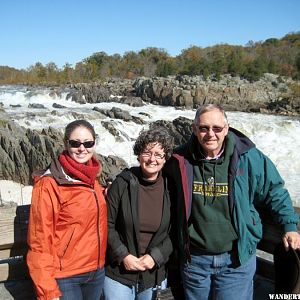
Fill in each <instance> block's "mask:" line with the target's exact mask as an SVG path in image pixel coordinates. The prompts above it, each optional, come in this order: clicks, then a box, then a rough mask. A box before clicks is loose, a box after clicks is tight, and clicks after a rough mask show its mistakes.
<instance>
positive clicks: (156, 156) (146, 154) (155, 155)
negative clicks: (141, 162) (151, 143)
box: [141, 151, 166, 159]
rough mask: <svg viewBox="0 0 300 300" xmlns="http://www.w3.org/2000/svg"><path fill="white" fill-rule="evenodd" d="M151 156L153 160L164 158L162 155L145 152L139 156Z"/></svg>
mask: <svg viewBox="0 0 300 300" xmlns="http://www.w3.org/2000/svg"><path fill="white" fill-rule="evenodd" d="M152 154H153V155H154V157H155V159H163V158H164V157H165V156H166V154H164V153H151V152H147V151H145V152H142V153H141V156H143V157H147V158H149V157H151V156H152Z"/></svg>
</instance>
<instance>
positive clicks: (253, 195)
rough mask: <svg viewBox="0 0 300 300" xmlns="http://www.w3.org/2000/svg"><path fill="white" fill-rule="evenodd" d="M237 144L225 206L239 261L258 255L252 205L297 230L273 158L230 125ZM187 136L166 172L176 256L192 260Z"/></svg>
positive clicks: (286, 227)
mask: <svg viewBox="0 0 300 300" xmlns="http://www.w3.org/2000/svg"><path fill="white" fill-rule="evenodd" d="M228 134H231V135H232V136H233V137H234V140H235V145H234V150H233V154H232V156H231V158H230V163H229V169H228V185H229V195H228V201H229V208H230V214H231V218H232V223H233V225H234V228H235V230H236V232H237V235H238V241H237V251H238V258H239V261H240V264H244V263H245V262H247V260H248V259H249V258H250V257H251V256H252V255H254V254H255V253H256V246H257V243H258V242H259V241H260V240H261V238H262V223H261V219H260V216H259V213H258V211H257V210H256V207H264V208H267V209H269V210H270V211H271V212H272V215H273V216H274V220H275V221H276V222H277V223H278V224H281V225H282V228H283V231H284V232H289V231H297V224H298V221H299V216H298V215H297V214H296V213H295V211H294V208H293V205H292V201H291V198H290V195H289V193H288V191H287V190H286V189H285V188H284V181H283V179H282V178H281V176H280V175H279V173H278V171H277V169H276V167H275V165H274V164H273V163H272V161H271V160H270V159H269V158H268V157H267V156H266V155H264V154H263V153H262V152H261V151H260V150H258V149H257V148H256V146H255V145H254V144H253V142H251V141H250V139H249V138H247V137H246V136H245V135H243V134H242V133H241V132H239V131H237V130H235V129H233V128H230V130H229V133H228ZM194 143H198V140H197V137H196V136H195V135H194V134H192V136H191V138H190V140H189V141H188V142H187V143H186V144H184V145H183V146H181V147H179V148H177V149H175V151H174V154H173V157H172V158H171V159H170V160H169V161H168V162H167V164H166V166H165V172H166V175H167V177H168V179H169V184H170V196H171V200H172V214H173V221H174V226H173V229H175V230H176V232H175V233H174V235H173V236H174V238H175V241H177V243H176V244H177V246H178V250H179V255H180V258H181V259H183V260H186V259H189V258H190V253H189V246H190V243H189V236H188V220H189V217H190V213H191V204H192V186H193V155H192V153H191V149H193V144H194Z"/></svg>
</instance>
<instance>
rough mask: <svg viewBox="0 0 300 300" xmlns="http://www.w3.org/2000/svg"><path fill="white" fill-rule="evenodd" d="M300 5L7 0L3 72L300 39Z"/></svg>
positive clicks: (2, 12) (0, 48) (1, 10)
mask: <svg viewBox="0 0 300 300" xmlns="http://www.w3.org/2000/svg"><path fill="white" fill-rule="evenodd" d="M299 15H300V0H285V1H283V0H209V1H208V0H206V1H202V0H147V1H145V0H106V1H102V0H84V1H81V0H78V1H76V0H1V2H0V31H1V35H0V39H1V44H0V65H4V66H10V67H15V68H18V69H21V68H27V67H29V66H31V65H34V64H35V63H36V62H41V63H42V64H47V63H49V62H54V63H55V64H56V65H57V66H58V67H59V68H61V67H62V66H63V65H64V64H65V63H70V64H72V65H74V64H76V63H77V62H80V61H82V60H83V59H84V58H86V57H89V56H90V55H92V54H93V53H96V52H100V51H104V52H106V53H107V54H108V55H112V54H115V53H118V54H121V55H123V54H124V53H125V52H126V51H139V50H141V49H143V48H146V47H158V48H163V49H165V50H166V51H167V52H168V53H169V54H170V55H171V56H176V55H178V54H180V53H181V51H182V50H183V49H186V48H189V47H190V46H191V45H195V46H199V47H203V48H204V47H207V46H213V45H216V44H220V43H226V44H231V45H242V46H244V45H245V44H247V42H248V41H250V40H252V41H254V42H257V41H264V40H266V39H268V38H271V37H274V38H282V37H283V36H284V35H286V34H287V33H290V32H298V31H300V17H299Z"/></svg>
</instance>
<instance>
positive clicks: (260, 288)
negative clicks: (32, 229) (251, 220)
mask: <svg viewBox="0 0 300 300" xmlns="http://www.w3.org/2000/svg"><path fill="white" fill-rule="evenodd" d="M29 209H30V205H22V206H15V205H5V206H2V207H0V299H1V300H11V299H20V300H31V299H36V298H35V296H34V289H33V286H32V282H31V280H30V276H29V273H28V269H27V266H26V263H25V257H26V252H27V244H26V237H27V229H28V217H29ZM296 210H297V212H298V214H299V212H300V209H298V208H296ZM260 214H261V215H262V216H263V219H264V223H263V239H262V241H261V242H260V243H259V245H258V248H259V249H260V250H262V251H264V253H265V254H266V255H268V256H269V257H271V258H272V253H273V251H274V248H275V246H276V245H277V244H278V243H279V242H280V241H281V236H282V231H281V229H280V227H279V226H275V225H274V224H273V222H272V221H271V218H270V216H269V215H268V213H266V212H264V211H260ZM298 229H300V228H299V227H298ZM272 293H274V266H273V262H272V261H270V260H269V259H266V258H264V255H262V257H258V256H257V272H256V276H255V279H254V300H266V299H269V296H268V294H272ZM116 300H117V299H116ZM233 300H234V299H233Z"/></svg>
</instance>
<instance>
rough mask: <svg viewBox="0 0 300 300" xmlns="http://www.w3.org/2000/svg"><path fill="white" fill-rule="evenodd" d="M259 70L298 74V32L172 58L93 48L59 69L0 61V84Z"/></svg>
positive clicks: (252, 74) (253, 75) (251, 74)
mask: <svg viewBox="0 0 300 300" xmlns="http://www.w3.org/2000/svg"><path fill="white" fill-rule="evenodd" d="M264 73H273V74H278V75H281V76H288V77H292V78H293V79H300V32H295V33H289V34H287V35H285V36H284V37H283V38H281V39H277V38H269V39H267V40H265V41H260V42H253V41H249V42H248V43H247V44H246V45H245V46H235V45H228V44H218V45H215V46H212V47H206V48H202V47H198V46H190V47H189V48H187V49H184V50H182V51H181V53H180V55H178V56H175V57H172V56H170V55H169V54H168V53H167V51H166V50H164V49H162V48H156V47H148V48H145V49H142V50H140V51H137V52H134V51H128V52H125V53H124V55H120V54H113V55H108V54H106V53H105V52H103V51H101V52H97V53H94V54H92V55H91V56H89V57H87V58H85V59H83V60H82V61H81V62H78V63H76V64H75V66H74V67H73V66H72V65H71V64H69V63H66V64H65V65H64V66H63V67H62V68H58V67H57V65H56V64H55V63H54V62H49V63H48V64H46V65H43V64H42V63H40V62H37V63H36V64H35V65H32V66H30V67H28V68H27V69H21V70H18V69H15V68H11V67H9V66H0V83H1V84H47V85H51V84H54V85H55V84H69V83H78V82H95V81H101V80H103V79H105V78H108V77H117V78H129V79H133V78H136V77H140V76H146V77H152V76H161V77H166V76H168V75H201V76H203V77H204V78H207V77H208V76H214V78H215V79H216V80H218V79H219V78H220V76H221V75H222V74H231V75H232V76H239V77H241V78H245V79H248V80H249V81H256V80H258V79H259V78H260V77H261V76H262V75H263V74H264Z"/></svg>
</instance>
